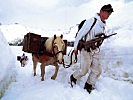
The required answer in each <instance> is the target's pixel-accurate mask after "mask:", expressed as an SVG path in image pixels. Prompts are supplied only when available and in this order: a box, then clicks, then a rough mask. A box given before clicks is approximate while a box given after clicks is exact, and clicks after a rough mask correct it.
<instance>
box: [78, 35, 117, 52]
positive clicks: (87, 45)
mask: <svg viewBox="0 0 133 100" xmlns="http://www.w3.org/2000/svg"><path fill="white" fill-rule="evenodd" d="M116 34H117V33H114V34H111V35H108V36H107V35H105V34H104V33H101V34H99V35H97V36H95V37H96V38H95V39H92V40H90V41H87V42H84V41H83V40H80V41H79V44H78V47H77V49H78V50H80V51H81V49H82V48H84V49H85V50H87V51H88V52H89V51H90V49H92V50H94V49H96V48H98V47H100V46H101V44H102V43H103V41H104V39H107V38H109V37H111V36H113V35H116Z"/></svg>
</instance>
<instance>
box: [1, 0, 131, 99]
mask: <svg viewBox="0 0 133 100" xmlns="http://www.w3.org/2000/svg"><path fill="white" fill-rule="evenodd" d="M99 1H100V0H99ZM108 1H110V0H108ZM25 2H26V1H25ZM126 2H127V1H126ZM90 3H91V4H93V5H96V4H97V2H96V0H94V1H92V2H90ZM119 3H120V5H119V6H117V4H119ZM102 4H103V2H102ZM112 4H114V7H115V12H114V13H113V14H112V15H111V17H110V18H109V19H108V22H107V25H108V27H107V32H108V33H109V34H111V33H113V32H116V33H117V35H115V36H112V37H111V38H109V39H107V40H105V41H104V43H103V45H102V48H101V59H100V61H101V66H102V68H103V72H102V74H101V76H100V78H99V79H98V81H97V83H96V89H94V90H93V91H92V93H91V94H88V92H86V90H84V89H83V88H84V84H85V82H86V79H87V76H88V74H87V75H86V76H84V77H82V78H81V79H79V80H78V81H77V85H75V86H74V87H73V88H71V86H70V80H69V77H70V75H71V74H72V73H73V72H74V71H75V70H76V69H78V68H80V67H79V65H80V59H79V60H78V63H77V64H73V65H72V66H71V67H70V68H67V69H65V68H64V67H63V66H62V65H60V69H59V72H58V75H57V78H56V80H51V76H52V74H53V71H54V66H51V65H49V66H47V67H46V73H45V80H44V81H41V77H40V67H39V65H40V64H38V66H37V76H35V77H34V76H33V68H32V66H33V64H32V55H31V54H30V53H25V54H26V55H27V56H28V58H29V60H28V62H27V65H26V66H25V67H21V66H20V63H19V61H17V60H16V57H17V56H20V55H22V54H23V53H24V52H23V51H22V47H21V46H10V47H9V45H8V43H7V42H9V41H12V40H14V39H15V38H18V37H19V38H20V37H21V38H22V37H23V35H25V34H26V33H27V32H34V33H37V34H41V35H42V36H52V35H53V34H58V35H59V34H62V33H63V35H64V38H65V39H67V40H68V39H71V40H74V36H75V32H76V31H77V27H76V26H73V27H71V30H70V31H69V32H68V33H66V32H64V31H66V30H64V31H62V30H58V31H46V30H43V29H34V28H31V27H27V26H25V25H22V24H10V25H1V26H0V30H1V31H2V32H0V51H1V54H0V58H2V59H1V60H0V64H1V66H0V68H1V70H0V93H1V94H0V95H1V96H2V98H1V100H92V99H93V100H133V95H132V93H133V67H132V66H133V61H132V59H133V53H132V51H133V45H132V43H133V34H132V32H133V27H132V24H133V21H132V19H133V17H132V14H133V13H132V5H133V2H132V1H130V2H128V3H124V1H123V0H117V1H115V0H112ZM54 5H55V4H54ZM100 5H101V3H99V4H98V6H100ZM82 7H87V4H86V5H82ZM117 9H118V10H117ZM80 18H81V17H80ZM47 33H49V34H47ZM13 35H15V37H12V36H13ZM70 37H71V38H70ZM70 50H71V47H68V50H67V54H68V53H69V51H70ZM79 58H80V55H79ZM69 60H70V59H69V57H68V56H67V55H66V56H65V63H69ZM9 84H10V85H9ZM8 85H9V86H8ZM5 90H6V91H5ZM4 92H5V94H3V93H4Z"/></svg>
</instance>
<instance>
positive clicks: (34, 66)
mask: <svg viewBox="0 0 133 100" xmlns="http://www.w3.org/2000/svg"><path fill="white" fill-rule="evenodd" d="M36 66H37V61H33V71H34V76H36Z"/></svg>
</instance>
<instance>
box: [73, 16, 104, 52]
mask: <svg viewBox="0 0 133 100" xmlns="http://www.w3.org/2000/svg"><path fill="white" fill-rule="evenodd" d="M95 18H96V19H97V20H96V23H95V25H94V26H93V28H92V29H91V31H90V33H88V35H87V37H86V41H89V40H91V39H94V38H95V35H98V34H100V33H104V31H105V23H103V22H102V21H101V18H100V16H99V14H96V15H95ZM93 22H94V17H93V18H90V19H88V20H86V21H85V23H84V25H83V26H82V28H81V29H80V31H79V32H78V34H77V37H76V38H75V42H74V49H75V50H76V49H77V45H78V42H79V40H80V39H81V38H82V37H84V36H85V35H86V34H87V32H88V31H89V30H90V28H91V26H92V24H93Z"/></svg>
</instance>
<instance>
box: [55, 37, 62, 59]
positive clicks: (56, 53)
mask: <svg viewBox="0 0 133 100" xmlns="http://www.w3.org/2000/svg"><path fill="white" fill-rule="evenodd" d="M52 51H53V55H54V57H56V56H57V55H58V54H59V53H62V54H63V51H62V50H61V51H58V52H55V46H54V39H53V42H52Z"/></svg>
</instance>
